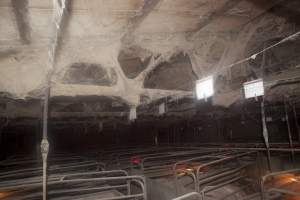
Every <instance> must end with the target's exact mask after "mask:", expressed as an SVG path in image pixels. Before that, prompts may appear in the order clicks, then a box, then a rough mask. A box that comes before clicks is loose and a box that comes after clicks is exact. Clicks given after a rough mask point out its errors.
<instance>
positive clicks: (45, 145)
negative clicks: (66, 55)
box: [41, 85, 50, 200]
mask: <svg viewBox="0 0 300 200" xmlns="http://www.w3.org/2000/svg"><path fill="white" fill-rule="evenodd" d="M49 96H50V87H49V85H48V87H47V88H46V91H45V102H44V110H43V139H42V142H41V153H42V158H43V200H47V160H48V153H49V142H48V108H49Z"/></svg>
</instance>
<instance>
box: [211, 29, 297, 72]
mask: <svg viewBox="0 0 300 200" xmlns="http://www.w3.org/2000/svg"><path fill="white" fill-rule="evenodd" d="M299 36H300V31H298V32H296V33H294V34H292V35H290V36H288V37H286V38H284V39H282V40H280V41H279V42H277V43H276V44H273V45H271V46H269V47H267V48H264V49H263V50H261V51H259V52H257V53H255V54H252V55H251V56H249V57H247V58H244V59H243V60H239V61H237V62H235V63H232V64H230V65H227V66H223V67H221V68H220V69H219V70H218V71H216V72H215V73H213V74H217V73H218V72H220V71H223V70H226V69H230V68H232V67H233V66H235V65H238V64H241V63H244V62H246V61H248V60H251V59H253V60H254V59H255V58H256V57H257V56H258V55H260V54H262V53H264V52H265V51H268V50H270V49H272V48H274V47H276V46H278V45H280V44H282V43H285V42H287V41H289V40H293V39H295V38H297V37H299Z"/></svg>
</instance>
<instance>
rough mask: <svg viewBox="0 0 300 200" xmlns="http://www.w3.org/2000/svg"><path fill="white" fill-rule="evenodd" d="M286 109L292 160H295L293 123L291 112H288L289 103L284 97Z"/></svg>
mask: <svg viewBox="0 0 300 200" xmlns="http://www.w3.org/2000/svg"><path fill="white" fill-rule="evenodd" d="M284 110H285V120H286V125H287V129H288V137H289V143H290V149H291V150H292V151H291V154H292V162H293V163H294V162H295V152H294V145H293V139H292V133H291V125H290V121H289V114H288V105H287V101H286V98H284Z"/></svg>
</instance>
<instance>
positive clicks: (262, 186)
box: [260, 169, 300, 200]
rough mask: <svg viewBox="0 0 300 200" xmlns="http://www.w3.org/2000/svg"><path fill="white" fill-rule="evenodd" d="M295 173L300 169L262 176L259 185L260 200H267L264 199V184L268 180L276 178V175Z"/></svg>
mask: <svg viewBox="0 0 300 200" xmlns="http://www.w3.org/2000/svg"><path fill="white" fill-rule="evenodd" d="M296 172H300V169H291V170H286V171H280V172H273V173H269V174H267V175H265V176H263V177H262V179H261V183H260V190H261V198H262V200H266V199H267V198H266V190H265V182H266V180H267V179H268V178H270V177H274V176H278V175H282V174H288V173H296Z"/></svg>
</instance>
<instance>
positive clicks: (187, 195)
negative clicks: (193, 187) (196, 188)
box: [172, 192, 201, 200]
mask: <svg viewBox="0 0 300 200" xmlns="http://www.w3.org/2000/svg"><path fill="white" fill-rule="evenodd" d="M190 197H198V198H199V199H200V198H201V195H200V194H199V193H198V192H191V193H187V194H185V195H182V196H180V197H176V198H175V199H172V200H184V199H190Z"/></svg>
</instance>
